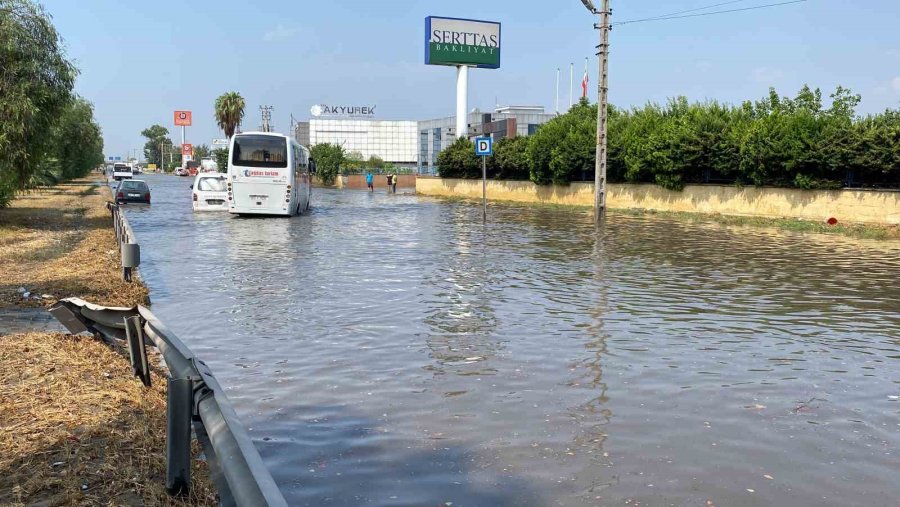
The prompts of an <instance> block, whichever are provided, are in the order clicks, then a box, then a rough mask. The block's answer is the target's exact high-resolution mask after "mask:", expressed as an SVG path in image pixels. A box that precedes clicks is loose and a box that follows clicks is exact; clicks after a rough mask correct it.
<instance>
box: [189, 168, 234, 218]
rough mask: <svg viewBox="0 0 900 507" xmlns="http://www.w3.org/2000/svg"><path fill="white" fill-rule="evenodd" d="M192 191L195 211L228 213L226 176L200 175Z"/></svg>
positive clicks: (195, 180)
mask: <svg viewBox="0 0 900 507" xmlns="http://www.w3.org/2000/svg"><path fill="white" fill-rule="evenodd" d="M191 190H193V192H192V194H193V201H192V202H191V206H192V207H193V209H194V211H228V194H227V192H228V181H227V179H226V178H225V175H224V174H218V173H215V174H212V173H200V174H198V175H197V177H196V178H194V184H193V185H191Z"/></svg>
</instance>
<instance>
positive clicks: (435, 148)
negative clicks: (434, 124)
mask: <svg viewBox="0 0 900 507" xmlns="http://www.w3.org/2000/svg"><path fill="white" fill-rule="evenodd" d="M433 132H434V139H433V140H432V146H431V165H437V157H438V153H440V152H441V129H440V128H436V129H434V130H433Z"/></svg>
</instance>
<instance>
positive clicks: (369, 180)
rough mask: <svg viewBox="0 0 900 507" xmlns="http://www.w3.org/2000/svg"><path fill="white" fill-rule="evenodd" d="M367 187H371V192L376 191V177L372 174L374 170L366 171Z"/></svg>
mask: <svg viewBox="0 0 900 507" xmlns="http://www.w3.org/2000/svg"><path fill="white" fill-rule="evenodd" d="M366 187H367V188H368V189H369V192H374V191H375V177H374V176H372V171H368V172H366Z"/></svg>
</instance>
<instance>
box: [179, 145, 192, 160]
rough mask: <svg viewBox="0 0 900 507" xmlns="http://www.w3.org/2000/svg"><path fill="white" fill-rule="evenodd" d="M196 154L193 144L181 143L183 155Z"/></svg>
mask: <svg viewBox="0 0 900 507" xmlns="http://www.w3.org/2000/svg"><path fill="white" fill-rule="evenodd" d="M193 154H194V145H192V144H182V145H181V156H182V157H190V156H191V155H193Z"/></svg>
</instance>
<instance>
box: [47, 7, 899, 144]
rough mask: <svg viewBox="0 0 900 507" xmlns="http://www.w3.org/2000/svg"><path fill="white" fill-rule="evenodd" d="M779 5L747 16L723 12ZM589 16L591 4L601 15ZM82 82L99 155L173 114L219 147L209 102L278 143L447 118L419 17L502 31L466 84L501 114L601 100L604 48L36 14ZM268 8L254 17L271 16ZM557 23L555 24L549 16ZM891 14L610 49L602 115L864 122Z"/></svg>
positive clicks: (752, 19) (365, 20) (792, 15)
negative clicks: (740, 105)
mask: <svg viewBox="0 0 900 507" xmlns="http://www.w3.org/2000/svg"><path fill="white" fill-rule="evenodd" d="M722 1H724V0H671V1H668V2H659V1H651V0H629V1H622V0H612V5H613V11H614V16H613V19H614V21H624V20H628V19H635V18H643V17H647V16H655V15H659V14H665V13H669V12H673V11H680V10H685V9H692V8H695V7H701V6H706V5H710V4H715V3H719V2H722ZM774 1H777V0H748V1H745V2H741V3H739V4H735V5H733V6H727V7H723V8H730V7H741V6H744V5H747V6H749V5H754V4H756V5H759V4H765V3H772V2H774ZM595 2H599V0H595ZM43 4H44V5H45V7H46V8H47V10H48V11H49V12H50V13H51V14H52V15H53V17H54V22H55V24H56V26H57V28H58V29H59V31H60V32H61V34H62V36H63V38H64V39H65V42H66V46H67V50H68V53H69V55H70V57H72V58H73V59H74V60H75V61H76V62H77V65H78V66H79V67H80V69H81V76H80V77H79V79H78V83H77V86H76V88H77V91H78V92H79V93H80V94H82V95H83V96H85V97H86V98H87V99H89V100H91V101H92V102H93V103H94V104H95V106H96V112H97V118H98V120H99V121H100V124H101V126H102V127H103V132H104V137H105V140H106V152H107V154H110V155H123V156H124V155H127V152H128V150H129V149H132V148H139V147H142V146H143V142H144V141H143V139H142V138H141V137H140V131H141V130H142V129H143V128H145V127H147V126H149V125H152V124H154V123H160V124H162V125H164V126H166V127H168V128H169V129H170V131H172V134H173V136H172V137H173V139H174V140H175V141H176V142H178V141H179V140H180V139H179V138H180V133H179V132H177V131H176V128H175V127H174V126H172V125H171V122H172V111H173V110H174V109H190V110H193V111H194V126H193V127H191V128H188V129H187V140H188V142H193V143H195V144H200V143H209V142H210V140H211V139H212V138H213V137H221V134H220V133H219V132H218V129H217V127H216V126H215V122H214V120H213V101H214V100H215V98H216V97H217V96H218V95H219V94H221V93H222V92H225V91H229V90H237V91H239V92H240V93H241V94H242V95H243V96H244V97H245V98H246V99H247V105H248V111H247V119H246V120H245V129H246V128H248V127H253V128H255V126H256V125H258V123H259V120H258V117H259V115H258V110H257V108H258V106H259V105H260V104H271V105H273V106H275V112H274V120H275V125H276V128H277V129H278V130H287V127H288V124H289V114H290V113H294V115H295V117H300V118H303V119H306V118H308V116H309V108H310V106H311V105H313V104H316V103H323V102H325V103H342V104H343V103H347V104H358V105H373V104H374V105H377V115H378V117H379V118H383V119H413V120H419V119H428V118H434V117H440V116H451V115H452V114H453V113H454V107H455V106H454V104H455V70H454V69H453V68H450V67H434V66H425V65H424V64H423V61H422V60H423V40H424V21H423V20H424V18H425V16H427V15H438V16H451V17H466V18H475V19H487V20H494V21H500V22H502V23H503V55H502V57H503V62H502V65H503V66H502V68H501V69H499V70H477V69H476V70H473V71H472V72H471V73H470V84H469V107H470V108H474V107H480V108H481V109H482V110H489V109H491V108H492V107H493V105H494V103H495V98H496V100H497V101H498V102H499V103H500V104H504V105H505V104H528V105H543V106H545V107H546V108H547V110H548V111H552V110H553V109H554V107H555V104H554V102H555V80H556V68H557V67H561V68H562V78H561V83H562V84H561V86H560V88H561V90H560V95H561V102H563V103H564V105H567V104H568V84H569V78H568V66H569V63H570V62H574V63H575V76H576V77H575V82H576V85H575V93H576V95H577V94H578V93H579V90H580V88H579V87H578V83H579V81H580V76H581V74H582V72H583V69H584V58H585V56H590V58H591V60H590V66H589V68H590V81H591V90H592V91H591V94H594V93H596V92H595V91H594V90H595V89H596V88H595V85H596V83H597V69H596V67H597V59H596V57H595V56H594V54H593V53H594V51H595V50H594V46H595V45H596V44H597V37H598V36H597V32H596V31H595V30H592V29H591V25H592V23H593V21H594V20H593V19H592V17H591V16H590V15H589V14H588V12H587V11H586V10H585V9H584V7H583V6H582V5H581V2H580V1H579V0H553V1H548V0H495V1H493V2H485V1H483V0H479V1H475V0H454V1H452V2H434V1H426V0H390V1H387V0H383V1H378V2H374V1H371V0H368V1H362V0H341V1H334V2H332V1H326V2H314V1H310V0H270V1H267V2H255V1H252V0H244V1H233V0H194V1H189V2H185V1H183V0H179V1H172V0H157V1H153V2H144V1H142V2H138V1H131V0H129V1H122V0H81V1H77V2H75V1H72V0H45V1H44V2H43ZM264 5H265V6H264ZM551 5H552V6H553V8H550V7H549V6H551ZM898 20H900V2H898V1H897V0H863V1H857V2H847V1H846V0H844V1H838V0H809V1H808V2H806V3H801V4H795V5H788V6H784V7H776V8H773V9H763V10H757V11H750V12H743V13H736V14H725V15H720V16H710V17H700V18H692V19H682V20H673V21H661V22H653V23H640V24H633V25H623V26H620V27H617V28H615V29H614V30H613V32H612V39H611V41H612V59H611V63H610V101H611V102H612V103H613V104H616V105H618V106H630V105H639V104H642V103H645V102H647V101H648V100H649V101H664V100H665V99H666V98H667V97H670V96H673V95H686V96H688V97H689V98H690V99H692V100H703V99H707V98H708V99H716V100H720V101H727V102H740V101H742V100H744V99H747V98H754V99H755V98H759V97H761V96H763V95H765V94H766V93H767V89H768V87H769V86H775V87H776V88H777V89H778V90H779V92H781V93H782V94H793V93H794V92H796V91H797V89H798V88H799V87H800V86H802V84H803V83H809V84H810V85H813V86H818V87H821V88H822V89H823V91H825V92H826V93H825V95H826V96H827V95H828V93H829V92H830V91H831V90H832V89H833V88H834V87H835V86H836V85H837V84H842V85H844V86H848V87H850V88H852V89H853V90H854V91H856V92H857V93H861V94H862V95H863V103H862V104H861V107H860V111H861V112H863V113H866V112H876V111H880V110H883V109H884V108H886V107H894V108H895V107H898V105H900V28H898V25H897V21H898Z"/></svg>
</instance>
